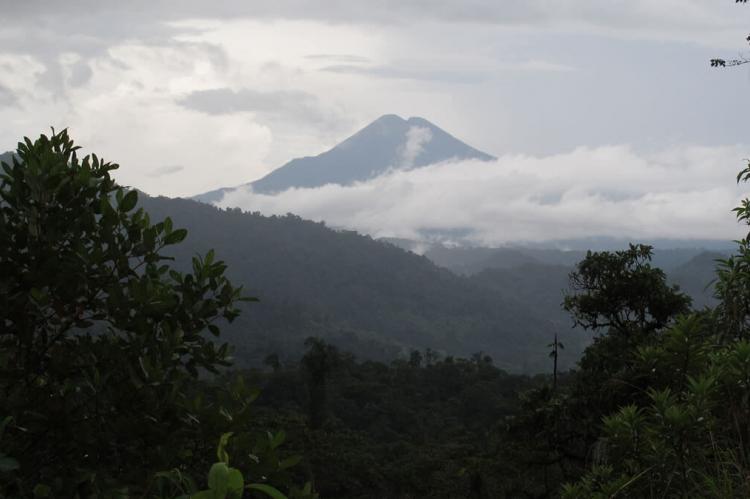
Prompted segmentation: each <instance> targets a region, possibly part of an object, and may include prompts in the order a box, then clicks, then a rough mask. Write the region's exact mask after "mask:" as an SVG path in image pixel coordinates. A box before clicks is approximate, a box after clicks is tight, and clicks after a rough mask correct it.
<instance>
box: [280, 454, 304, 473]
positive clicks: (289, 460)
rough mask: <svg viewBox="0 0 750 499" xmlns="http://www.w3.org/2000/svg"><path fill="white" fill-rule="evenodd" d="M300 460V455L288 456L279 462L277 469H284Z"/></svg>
mask: <svg viewBox="0 0 750 499" xmlns="http://www.w3.org/2000/svg"><path fill="white" fill-rule="evenodd" d="M300 461H302V456H292V457H288V458H286V459H284V460H283V461H281V462H280V463H279V469H281V470H285V469H288V468H291V467H293V466H297V464H299V462H300Z"/></svg>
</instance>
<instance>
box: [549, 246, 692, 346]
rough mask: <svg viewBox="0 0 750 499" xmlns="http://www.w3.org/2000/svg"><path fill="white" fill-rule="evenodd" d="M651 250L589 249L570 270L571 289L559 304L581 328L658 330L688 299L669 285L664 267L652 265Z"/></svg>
mask: <svg viewBox="0 0 750 499" xmlns="http://www.w3.org/2000/svg"><path fill="white" fill-rule="evenodd" d="M651 254H652V248H651V246H647V245H643V244H631V245H630V246H629V248H628V249H627V250H623V251H615V252H606V251H605V252H591V251H589V252H588V253H587V254H586V258H585V259H583V260H582V261H581V262H580V263H578V265H577V267H576V270H575V271H574V272H572V273H571V274H570V285H571V288H572V290H573V292H572V293H570V294H568V295H566V296H565V300H564V302H563V307H564V308H565V310H567V311H568V312H570V313H571V315H572V316H573V320H574V321H575V323H576V324H577V325H580V326H582V327H583V328H584V329H593V330H602V329H604V330H609V331H610V332H616V333H625V334H627V333H636V332H643V333H649V332H653V331H656V330H659V329H661V328H663V327H664V326H666V325H667V324H669V322H670V321H671V320H672V319H673V318H674V317H676V316H677V315H678V314H680V313H684V312H686V311H687V310H689V307H690V302H691V300H690V297H688V296H687V295H685V294H683V293H680V291H679V288H678V287H677V286H669V285H668V284H667V282H666V275H665V274H664V271H662V270H661V269H658V268H654V267H651V265H650V263H649V262H650V260H651Z"/></svg>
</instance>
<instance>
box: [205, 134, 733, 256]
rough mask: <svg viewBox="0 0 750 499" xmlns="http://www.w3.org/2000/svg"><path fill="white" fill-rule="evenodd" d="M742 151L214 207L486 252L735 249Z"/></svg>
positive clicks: (422, 180) (414, 175) (563, 164)
mask: <svg viewBox="0 0 750 499" xmlns="http://www.w3.org/2000/svg"><path fill="white" fill-rule="evenodd" d="M746 151H748V148H747V147H740V146H725V147H686V148H679V149H678V148H675V149H670V150H665V151H662V152H659V153H657V154H648V155H646V154H638V153H636V152H635V151H634V150H633V149H631V148H630V147H627V146H610V147H599V148H578V149H576V150H574V151H572V152H568V153H565V154H559V155H553V156H546V157H533V156H519V155H514V156H504V157H501V158H499V159H498V160H497V161H494V162H481V161H464V162H458V163H441V164H436V165H431V166H428V167H425V168H419V169H415V170H410V171H403V170H401V171H393V172H391V173H389V174H388V175H385V176H382V177H378V178H375V179H372V180H369V181H367V182H362V183H357V184H355V185H352V186H340V185H326V186H323V187H320V188H314V189H290V190H287V191H285V192H282V193H279V194H276V195H263V194H257V193H254V192H252V190H251V189H249V188H247V189H245V188H243V189H239V190H236V191H234V192H230V193H228V194H227V195H226V196H225V197H224V199H222V201H221V202H220V203H218V205H219V206H222V207H239V208H241V209H243V210H248V211H260V212H261V213H264V214H268V215H270V214H285V213H289V212H291V213H295V214H298V215H300V216H302V217H305V218H310V219H313V220H319V221H320V220H323V221H325V222H326V223H327V224H328V225H331V226H336V227H346V228H352V229H357V230H359V231H362V232H365V233H368V234H371V235H372V236H374V237H386V236H388V237H404V238H412V239H419V238H421V237H423V236H424V234H425V233H434V232H436V231H437V232H442V233H450V232H454V233H462V234H468V235H467V236H466V238H467V239H468V240H470V241H472V242H474V243H478V244H484V245H501V244H503V243H508V242H533V241H546V240H558V239H569V238H582V237H592V236H608V237H616V238H633V239H638V238H642V239H649V238H675V239H728V240H729V239H735V238H737V237H739V236H741V235H742V234H743V232H742V227H741V226H739V225H738V224H737V223H736V222H735V220H734V217H733V215H732V213H731V209H732V208H733V207H734V206H736V205H737V203H738V201H739V199H741V198H742V197H743V194H744V190H743V186H736V185H735V183H734V179H735V175H736V173H737V171H738V170H739V169H740V168H742V167H743V166H744V165H743V162H742V159H741V158H743V157H744V153H746ZM467 229H468V230H467Z"/></svg>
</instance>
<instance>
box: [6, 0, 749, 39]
mask: <svg viewBox="0 0 750 499" xmlns="http://www.w3.org/2000/svg"><path fill="white" fill-rule="evenodd" d="M6 4H7V5H4V6H3V9H4V12H3V14H4V16H5V18H6V24H8V25H11V26H13V25H15V24H17V23H22V22H23V23H28V24H39V23H38V20H40V19H41V20H46V19H49V18H59V17H66V20H69V21H72V22H75V27H76V30H71V32H73V33H81V31H80V28H82V27H83V28H85V29H86V31H88V32H90V31H96V32H97V33H99V34H101V36H107V37H118V36H122V33H121V31H122V30H123V29H124V26H127V29H129V30H134V31H138V32H142V33H148V32H150V31H151V28H152V27H153V26H158V25H159V24H160V23H163V22H166V21H173V20H180V19H186V18H213V19H224V20H226V19H238V18H256V19H288V20H314V21H321V22H325V23H357V24H365V25H378V24H403V25H407V26H408V25H413V24H415V23H419V22H440V23H448V24H461V23H473V24H486V25H496V26H511V27H517V26H526V27H528V26H532V27H542V28H545V29H548V30H553V29H567V30H575V31H578V32H580V31H583V30H589V31H598V32H608V33H611V34H617V33H620V34H624V35H626V36H631V37H651V38H654V37H656V38H660V39H681V40H683V41H690V42H698V43H715V42H716V41H717V39H723V40H726V39H727V37H728V36H727V35H728V34H727V33H726V32H725V31H726V28H727V25H730V26H734V27H735V28H736V29H739V30H742V29H743V28H744V26H743V20H742V19H741V14H739V13H738V12H740V9H741V8H742V7H737V6H735V5H734V2H731V1H730V0H727V1H726V2H716V1H707V0H660V1H658V2H657V1H654V0H628V1H618V2H602V1H601V0H570V1H566V2H559V1H557V2H553V1H547V0H545V1H541V0H540V1H533V2H532V1H528V0H505V1H502V2H499V1H497V0H386V1H381V2H372V1H370V0H347V1H345V2H344V1H326V2H317V3H315V4H314V5H311V4H310V2H309V1H307V0H258V1H253V2H244V1H237V0H216V1H214V2H211V4H210V6H207V4H206V3H205V2H204V1H202V0H164V1H160V2H148V1H143V0H142V1H139V2H137V8H134V7H133V2H122V3H119V4H112V3H111V2H101V1H98V0H70V1H68V2H64V3H58V2H56V3H48V2H42V1H40V0H27V1H24V2H6ZM117 20H125V21H126V22H122V23H118V22H114V21H117ZM727 20H729V21H727ZM66 25H67V23H66ZM118 25H122V26H123V27H119V26H118ZM107 31H109V32H110V33H109V34H105V33H106V32H107Z"/></svg>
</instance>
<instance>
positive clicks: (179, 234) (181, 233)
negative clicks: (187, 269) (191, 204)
mask: <svg viewBox="0 0 750 499" xmlns="http://www.w3.org/2000/svg"><path fill="white" fill-rule="evenodd" d="M186 237H187V230H185V229H177V230H174V231H172V232H170V233H169V234H167V237H165V238H164V244H177V243H179V242H182V240H183V239H185V238H186Z"/></svg>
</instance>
